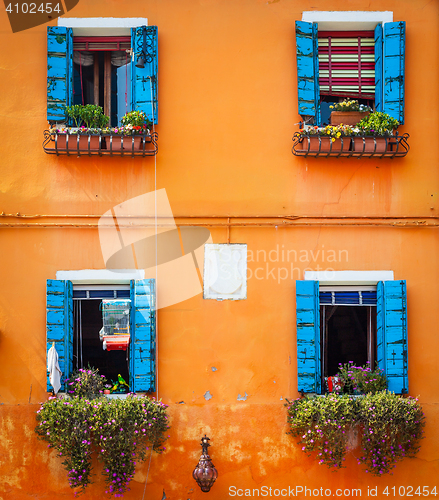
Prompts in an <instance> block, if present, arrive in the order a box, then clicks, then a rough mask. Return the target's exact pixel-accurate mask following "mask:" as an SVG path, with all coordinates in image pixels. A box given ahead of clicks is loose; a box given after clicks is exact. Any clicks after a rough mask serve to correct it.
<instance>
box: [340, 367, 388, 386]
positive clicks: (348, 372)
mask: <svg viewBox="0 0 439 500" xmlns="http://www.w3.org/2000/svg"><path fill="white" fill-rule="evenodd" d="M336 378H337V379H338V380H339V383H340V387H341V391H342V392H343V393H344V394H367V393H372V394H376V393H377V392H381V391H384V390H386V389H387V378H386V376H385V374H384V372H383V370H381V369H380V368H378V367H377V368H375V370H372V368H371V367H370V363H369V362H368V363H367V364H366V366H355V365H354V363H353V361H349V363H345V364H341V363H340V364H339V370H338V373H337V375H336Z"/></svg>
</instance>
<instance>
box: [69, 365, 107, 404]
mask: <svg viewBox="0 0 439 500" xmlns="http://www.w3.org/2000/svg"><path fill="white" fill-rule="evenodd" d="M106 383H107V379H106V378H105V375H99V370H98V369H97V368H92V367H90V366H88V368H79V370H75V371H74V372H73V373H72V374H71V375H70V377H69V378H67V379H66V381H65V384H66V388H67V392H68V394H73V395H75V396H79V397H84V398H88V399H93V398H95V397H97V396H99V395H100V394H102V392H103V390H104V386H105V384H106Z"/></svg>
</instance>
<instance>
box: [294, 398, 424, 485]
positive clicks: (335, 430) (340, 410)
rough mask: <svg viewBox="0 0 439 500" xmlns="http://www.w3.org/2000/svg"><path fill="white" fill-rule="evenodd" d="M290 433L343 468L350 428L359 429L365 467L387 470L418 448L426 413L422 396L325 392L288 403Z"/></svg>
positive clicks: (327, 461)
mask: <svg viewBox="0 0 439 500" xmlns="http://www.w3.org/2000/svg"><path fill="white" fill-rule="evenodd" d="M286 406H287V409H288V424H289V426H290V433H291V434H292V435H293V436H296V437H299V444H300V445H302V450H303V451H304V452H306V453H308V455H311V454H312V453H314V452H316V453H317V459H318V460H319V463H320V464H324V465H327V466H328V467H330V468H334V469H339V468H340V467H342V466H343V461H344V457H345V454H346V443H347V432H348V430H349V428H355V427H359V428H360V429H361V443H362V456H361V457H360V458H359V459H358V463H359V464H364V465H365V468H366V472H370V473H371V474H373V475H377V476H380V475H382V474H385V473H389V472H391V471H392V469H393V468H394V467H395V464H396V463H397V462H398V461H399V460H402V459H403V458H405V457H411V458H412V457H414V456H415V455H416V453H417V452H418V450H419V447H420V445H419V442H420V440H421V439H422V437H423V436H422V435H423V428H424V426H425V417H424V414H423V412H422V408H421V406H420V405H419V403H418V400H417V399H415V398H411V397H402V396H398V395H395V394H393V393H389V392H387V391H382V392H377V393H376V394H371V393H369V394H366V395H365V396H350V395H340V394H326V395H325V396H312V397H308V396H307V397H305V398H299V399H296V400H294V401H288V400H287V403H286Z"/></svg>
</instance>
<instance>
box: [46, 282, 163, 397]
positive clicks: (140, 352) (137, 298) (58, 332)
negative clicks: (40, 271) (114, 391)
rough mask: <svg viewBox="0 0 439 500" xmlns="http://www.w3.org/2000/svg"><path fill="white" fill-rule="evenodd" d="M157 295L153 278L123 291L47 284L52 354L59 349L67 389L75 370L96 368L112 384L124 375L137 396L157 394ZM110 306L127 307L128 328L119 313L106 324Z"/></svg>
mask: <svg viewBox="0 0 439 500" xmlns="http://www.w3.org/2000/svg"><path fill="white" fill-rule="evenodd" d="M155 293H156V292H155V280H151V279H150V280H131V281H130V283H129V285H126V286H119V287H111V286H110V287H108V286H107V287H105V286H96V287H91V286H89V287H76V286H73V284H72V282H71V281H69V280H47V296H46V297H47V314H46V340H47V351H48V350H49V349H50V348H51V347H52V345H53V344H54V345H55V348H56V351H57V353H58V357H59V359H58V362H59V366H60V369H61V372H62V380H61V390H65V384H64V382H65V379H66V378H68V377H69V376H70V374H71V373H72V371H73V370H75V369H78V368H83V367H84V368H86V367H87V366H88V365H90V366H91V367H94V368H98V369H99V372H100V373H101V374H102V375H105V377H106V378H107V379H108V380H111V381H117V380H118V375H119V374H120V375H121V376H122V377H123V379H124V380H125V381H126V382H127V383H128V384H129V386H130V390H131V391H132V392H151V391H155V380H156V371H155V345H156V311H155ZM109 303H110V304H113V303H115V304H119V303H121V304H124V307H123V315H125V317H124V318H122V319H123V321H122V323H123V325H122V324H117V321H118V319H117V315H115V314H113V315H112V316H105V317H106V318H107V317H108V318H109V324H108V325H106V323H105V322H104V321H103V309H105V304H109ZM128 317H129V320H127V318H128ZM115 318H116V319H115ZM128 321H129V323H128ZM104 327H106V328H104ZM128 330H129V332H128ZM47 390H48V391H50V390H51V385H50V382H49V379H48V378H47Z"/></svg>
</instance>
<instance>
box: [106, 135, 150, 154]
mask: <svg viewBox="0 0 439 500" xmlns="http://www.w3.org/2000/svg"><path fill="white" fill-rule="evenodd" d="M121 137H122V136H120V135H112V136H109V135H107V136H106V137H105V143H106V147H107V150H108V149H110V147H111V150H112V151H120V150H121V149H122V141H121ZM140 140H141V136H140V135H124V136H123V150H124V151H132V149H133V141H134V151H139V150H140V142H141V141H140Z"/></svg>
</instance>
